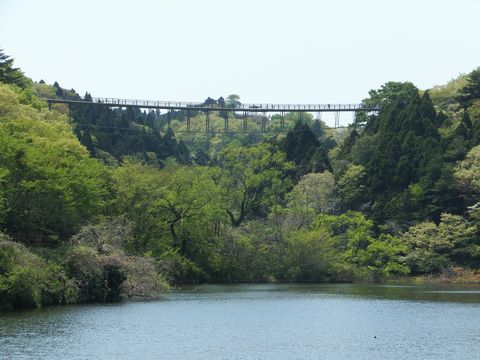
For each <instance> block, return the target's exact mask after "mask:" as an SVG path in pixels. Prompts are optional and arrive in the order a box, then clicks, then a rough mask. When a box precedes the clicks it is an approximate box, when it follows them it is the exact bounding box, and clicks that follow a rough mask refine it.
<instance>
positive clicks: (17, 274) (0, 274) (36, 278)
mask: <svg viewBox="0 0 480 360" xmlns="http://www.w3.org/2000/svg"><path fill="white" fill-rule="evenodd" d="M76 297H77V292H76V287H75V285H74V284H73V283H72V282H71V281H70V280H69V279H68V278H67V276H66V274H65V271H64V270H63V268H62V267H60V266H58V265H53V264H49V263H47V262H46V261H45V260H44V259H42V258H40V257H39V256H37V255H35V254H32V253H31V252H30V251H28V249H27V248H26V247H24V246H23V245H20V244H18V243H15V242H13V241H11V240H10V239H9V238H8V237H6V236H5V235H4V234H1V233H0V307H7V308H32V307H40V306H42V305H50V304H62V303H71V302H74V301H76Z"/></svg>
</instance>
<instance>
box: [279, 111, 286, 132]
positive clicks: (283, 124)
mask: <svg viewBox="0 0 480 360" xmlns="http://www.w3.org/2000/svg"><path fill="white" fill-rule="evenodd" d="M284 128H285V112H284V111H282V112H281V113H280V129H282V130H283V129H284Z"/></svg>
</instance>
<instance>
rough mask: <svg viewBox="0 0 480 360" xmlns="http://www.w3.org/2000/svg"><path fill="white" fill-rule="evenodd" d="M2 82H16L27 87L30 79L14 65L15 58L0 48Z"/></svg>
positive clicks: (0, 77) (0, 80)
mask: <svg viewBox="0 0 480 360" xmlns="http://www.w3.org/2000/svg"><path fill="white" fill-rule="evenodd" d="M0 82H3V83H6V84H15V85H17V86H19V87H21V88H25V87H26V86H27V84H28V79H27V78H26V77H25V75H23V72H22V71H20V69H18V68H15V67H13V59H12V58H11V57H10V56H8V55H6V54H5V53H4V51H3V50H2V49H0Z"/></svg>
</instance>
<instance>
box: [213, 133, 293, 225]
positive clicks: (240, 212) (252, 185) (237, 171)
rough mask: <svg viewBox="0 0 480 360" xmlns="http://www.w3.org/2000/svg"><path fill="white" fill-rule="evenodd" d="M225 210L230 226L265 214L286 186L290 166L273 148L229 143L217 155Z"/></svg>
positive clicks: (270, 146)
mask: <svg viewBox="0 0 480 360" xmlns="http://www.w3.org/2000/svg"><path fill="white" fill-rule="evenodd" d="M218 163H219V165H220V167H221V168H222V169H223V172H224V176H223V177H222V188H223V190H224V197H225V199H226V200H225V201H226V204H228V205H227V208H226V211H227V213H228V215H229V217H230V220H231V223H232V225H234V226H238V225H240V224H241V223H242V222H243V221H244V220H245V219H247V218H251V217H255V216H259V215H261V214H262V213H266V212H267V210H268V208H269V207H271V206H272V205H273V204H275V203H277V202H278V200H279V199H280V198H281V197H282V196H283V194H284V193H285V191H286V190H287V189H288V187H289V181H288V178H287V176H286V174H287V171H289V170H290V169H292V167H293V164H292V163H291V162H288V161H287V160H286V158H285V154H284V153H283V152H282V151H279V150H278V149H275V148H274V147H273V145H271V144H267V143H260V144H257V145H254V146H250V147H245V146H241V145H239V144H236V143H234V142H232V143H230V144H229V145H228V146H227V147H226V148H225V149H224V150H222V151H221V152H220V154H219V159H218Z"/></svg>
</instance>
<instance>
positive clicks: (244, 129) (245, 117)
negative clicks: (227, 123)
mask: <svg viewBox="0 0 480 360" xmlns="http://www.w3.org/2000/svg"><path fill="white" fill-rule="evenodd" d="M247 116H248V114H247V112H246V111H245V112H244V113H243V132H247V130H248V125H247Z"/></svg>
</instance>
